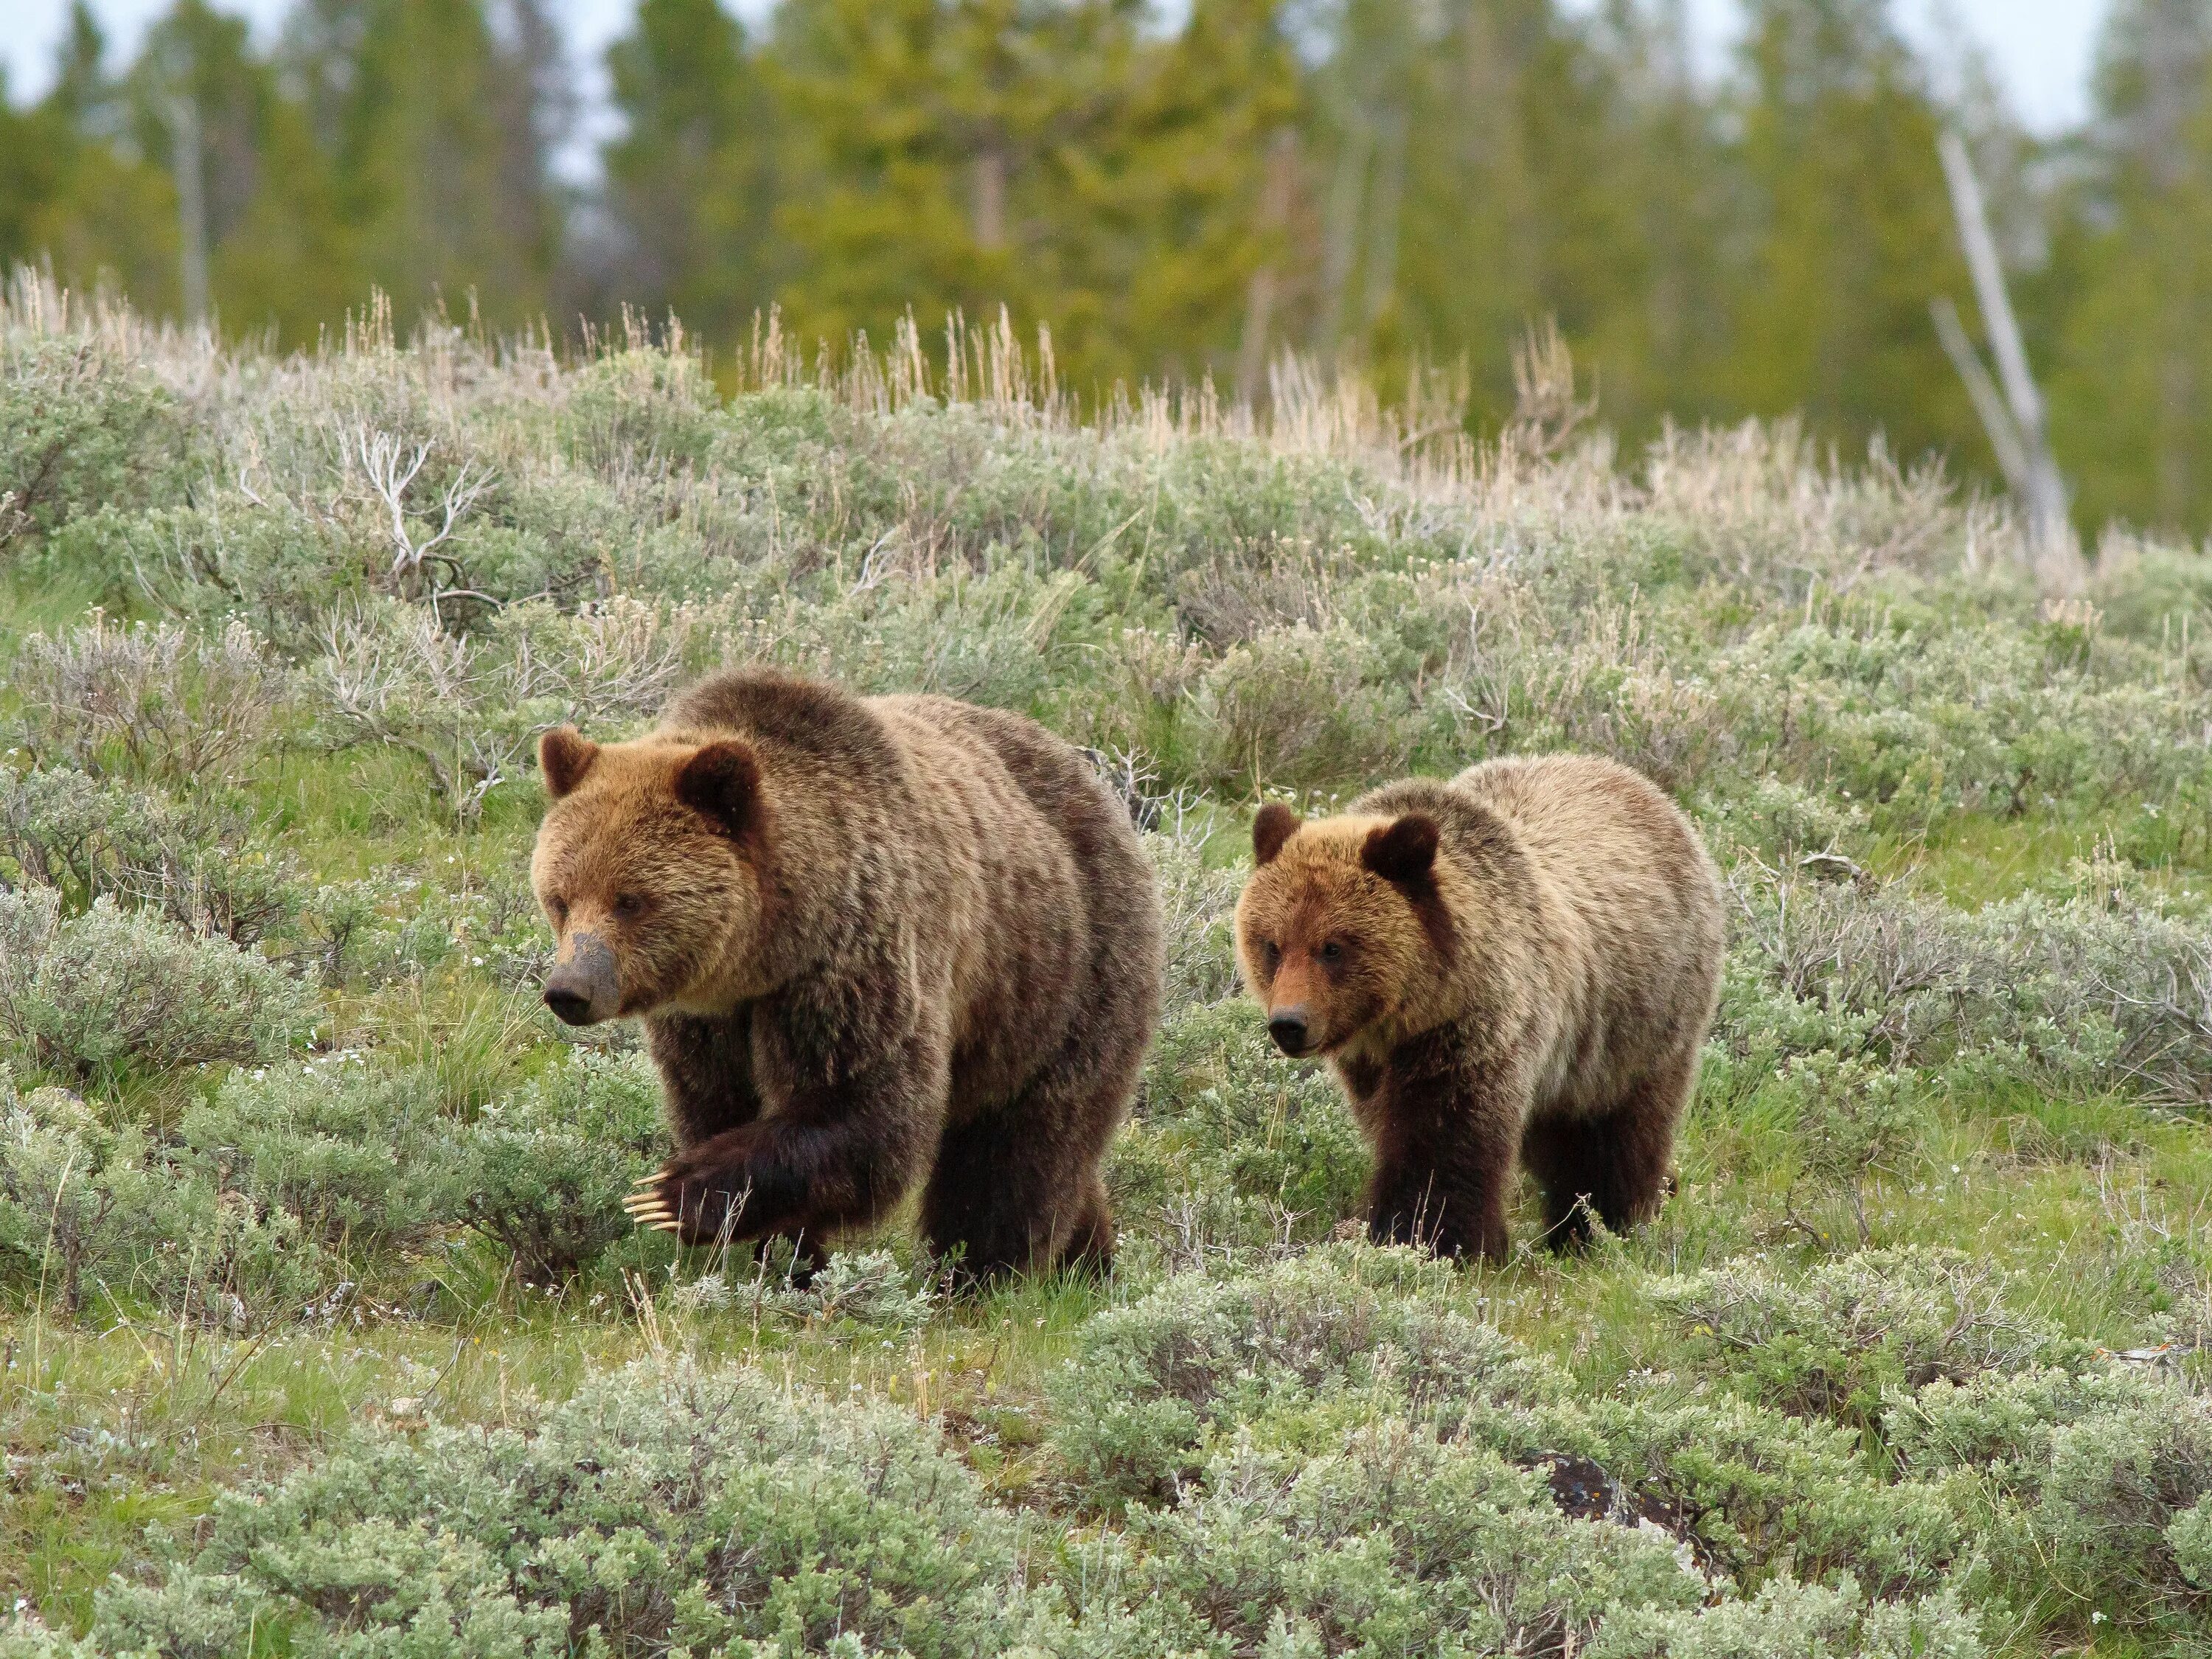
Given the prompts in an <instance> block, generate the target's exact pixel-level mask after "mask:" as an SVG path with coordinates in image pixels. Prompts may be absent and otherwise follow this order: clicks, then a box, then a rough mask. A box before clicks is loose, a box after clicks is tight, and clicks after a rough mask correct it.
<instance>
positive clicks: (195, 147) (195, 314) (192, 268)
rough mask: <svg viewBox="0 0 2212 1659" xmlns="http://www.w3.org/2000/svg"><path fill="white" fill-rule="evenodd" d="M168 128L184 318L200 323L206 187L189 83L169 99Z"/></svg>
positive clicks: (204, 298) (204, 305)
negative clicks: (171, 149)
mask: <svg viewBox="0 0 2212 1659" xmlns="http://www.w3.org/2000/svg"><path fill="white" fill-rule="evenodd" d="M187 72H188V73H189V69H188V70H187ZM169 131H170V135H171V143H172V148H173V150H174V152H175V156H174V170H175V174H176V180H177V230H178V239H177V240H178V242H179V249H178V263H179V272H178V276H179V287H180V288H181V289H182V296H181V297H182V299H183V301H184V309H185V323H186V324H187V325H198V324H200V323H204V322H205V321H206V320H207V313H208V223H207V190H206V180H205V177H204V174H203V173H202V171H201V156H200V106H199V100H197V98H195V97H194V96H193V95H192V92H191V88H190V86H189V85H187V86H185V88H183V89H182V90H180V91H179V93H178V94H177V95H176V96H175V97H174V98H173V99H171V100H169Z"/></svg>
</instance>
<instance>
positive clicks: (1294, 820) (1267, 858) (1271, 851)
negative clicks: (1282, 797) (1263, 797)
mask: <svg viewBox="0 0 2212 1659" xmlns="http://www.w3.org/2000/svg"><path fill="white" fill-rule="evenodd" d="M1297 832H1298V815H1297V813H1296V812H1293V811H1291V809H1290V808H1289V807H1287V806H1285V805H1283V804H1282V802H1280V801H1279V800H1271V801H1269V802H1268V803H1267V805H1265V806H1263V807H1261V809H1260V813H1259V816H1258V817H1255V818H1254V819H1253V820H1252V861H1253V862H1254V863H1255V864H1273V862H1274V861H1275V854H1278V853H1279V852H1281V851H1282V850H1283V843H1284V842H1286V841H1288V840H1289V839H1290V838H1291V836H1295V835H1296V834H1297Z"/></svg>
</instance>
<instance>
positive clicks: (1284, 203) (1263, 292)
mask: <svg viewBox="0 0 2212 1659" xmlns="http://www.w3.org/2000/svg"><path fill="white" fill-rule="evenodd" d="M1297 172H1298V138H1297V133H1296V132H1295V131H1292V130H1291V128H1289V127H1283V128H1280V129H1279V130H1278V131H1277V132H1276V134H1275V136H1274V137H1273V139H1271V140H1270V141H1269V142H1268V144H1267V178H1266V179H1265V180H1264V181H1263V182H1262V183H1261V186H1260V236H1261V240H1262V241H1263V242H1264V243H1266V244H1267V248H1266V251H1265V252H1264V253H1263V254H1262V255H1261V260H1260V264H1259V267H1258V269H1257V270H1254V271H1253V273H1252V281H1251V283H1250V284H1249V287H1247V289H1245V292H1244V337H1243V340H1242V341H1241V342H1240V343H1238V346H1237V402H1238V403H1240V404H1244V405H1245V406H1247V407H1248V408H1249V406H1250V405H1251V403H1252V401H1253V399H1254V398H1257V397H1258V396H1259V395H1260V377H1261V375H1262V374H1265V373H1267V331H1268V328H1269V327H1270V326H1271V325H1273V321H1274V314H1275V299H1276V295H1277V294H1278V292H1279V289H1281V287H1282V272H1281V270H1280V267H1279V265H1278V264H1277V263H1276V260H1277V258H1278V255H1279V252H1280V250H1279V247H1278V246H1276V245H1275V244H1276V239H1277V238H1278V237H1279V236H1280V235H1281V234H1282V231H1283V227H1284V225H1285V224H1286V223H1287V222H1289V220H1290V216H1291V191H1294V190H1295V189H1296V188H1297Z"/></svg>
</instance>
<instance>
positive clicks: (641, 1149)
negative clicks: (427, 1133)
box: [448, 1054, 666, 1285]
mask: <svg viewBox="0 0 2212 1659" xmlns="http://www.w3.org/2000/svg"><path fill="white" fill-rule="evenodd" d="M665 1152H666V1137H665V1132H664V1131H663V1129H662V1127H661V1122H660V1084H659V1078H658V1077H657V1076H656V1075H655V1074H654V1073H653V1069H652V1067H651V1066H649V1065H647V1063H646V1061H645V1060H644V1059H643V1058H642V1057H641V1056H639V1055H635V1054H633V1055H628V1056H623V1057H613V1056H599V1055H591V1054H580V1055H578V1056H577V1057H576V1058H575V1059H574V1060H572V1061H570V1062H569V1063H568V1065H566V1066H560V1067H557V1068H556V1069H555V1070H554V1071H552V1072H551V1073H548V1074H547V1075H546V1076H544V1077H543V1078H540V1079H538V1080H537V1081H535V1082H533V1083H532V1084H531V1085H528V1086H527V1087H526V1088H525V1089H524V1090H522V1091H520V1093H518V1094H516V1095H513V1096H512V1097H509V1098H507V1099H506V1100H504V1101H497V1102H495V1103H491V1104H489V1105H487V1106H486V1107H484V1108H483V1109H482V1110H481V1111H480V1112H478V1113H477V1115H476V1117H475V1119H474V1120H473V1121H471V1122H469V1123H466V1124H463V1125H459V1126H457V1127H455V1128H454V1129H453V1132H452V1151H451V1154H450V1158H451V1162H450V1164H449V1166H448V1173H449V1176H450V1179H451V1182H452V1187H453V1192H454V1194H456V1197H457V1208H458V1213H459V1217H460V1218H465V1220H466V1222H467V1224H468V1225H470V1226H471V1227H473V1228H475V1229H476V1230H477V1231H479V1232H481V1233H483V1235H484V1236H485V1237H489V1238H490V1239H492V1240H494V1241H495V1242H496V1243H499V1244H500V1245H501V1247H503V1248H504V1249H507V1250H509V1251H511V1252H512V1253H513V1257H514V1263H515V1271H516V1273H518V1274H519V1275H520V1277H521V1279H523V1281H524V1282H525V1283H526V1284H532V1285H555V1284H558V1283H560V1282H561V1281H562V1280H563V1279H568V1278H570V1277H572V1276H574V1274H575V1273H577V1272H578V1271H580V1269H581V1268H583V1267H586V1266H588V1265H589V1264H590V1263H591V1262H592V1261H593V1260H594V1259H595V1258H596V1257H597V1256H598V1255H599V1254H600V1253H601V1252H602V1251H603V1250H605V1249H606V1248H607V1246H608V1245H610V1244H611V1243H614V1242H615V1241H616V1240H617V1239H618V1238H623V1237H628V1236H629V1233H630V1232H631V1231H632V1224H631V1222H630V1218H629V1215H628V1213H627V1212H624V1211H623V1207H622V1202H623V1199H624V1198H626V1197H627V1196H628V1195H629V1190H630V1188H631V1186H632V1185H633V1184H634V1183H635V1182H636V1181H637V1179H638V1178H639V1177H640V1176H643V1175H645V1174H647V1172H648V1171H650V1170H652V1169H653V1168H654V1167H655V1165H656V1164H657V1163H658V1161H659V1158H662V1157H664V1156H665Z"/></svg>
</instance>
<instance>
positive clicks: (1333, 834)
mask: <svg viewBox="0 0 2212 1659" xmlns="http://www.w3.org/2000/svg"><path fill="white" fill-rule="evenodd" d="M1252 841H1253V851H1254V854H1255V857H1256V860H1257V862H1258V866H1259V867H1258V869H1257V871H1256V872H1255V874H1254V876H1253V878H1252V880H1251V882H1250V883H1249V884H1248V885H1247V886H1246V888H1245V890H1244V894H1243V898H1242V899H1241V900H1240V901H1239V902H1238V904H1237V953H1238V956H1239V958H1240V960H1241V961H1242V963H1243V970H1244V978H1245V983H1246V984H1247V985H1248V986H1249V987H1250V988H1251V990H1252V992H1253V994H1254V995H1255V996H1256V997H1257V998H1258V1000H1260V1002H1261V1004H1262V1005H1263V1006H1265V1007H1266V1008H1267V1013H1268V1030H1269V1031H1270V1033H1271V1034H1272V1035H1273V1036H1274V1038H1275V1040H1276V1042H1278V1044H1279V1045H1280V1046H1281V1047H1282V1048H1283V1049H1284V1050H1285V1052H1286V1053H1289V1054H1322V1055H1325V1056H1326V1057H1327V1058H1328V1060H1329V1063H1330V1064H1331V1065H1332V1066H1334V1069H1335V1072H1336V1074H1337V1079H1338V1080H1339V1081H1340V1083H1341V1084H1342V1085H1343V1086H1344V1091H1345V1094H1346V1096H1347V1097H1349V1099H1350V1101H1351V1103H1352V1111H1353V1113H1354V1114H1355V1115H1357V1116H1358V1120H1359V1123H1360V1127H1361V1128H1362V1129H1363V1130H1364V1133H1365V1134H1366V1136H1367V1138H1368V1139H1369V1141H1370V1144H1371V1145H1372V1146H1373V1147H1374V1149H1375V1159H1376V1169H1375V1176H1374V1181H1373V1183H1372V1186H1371V1188H1370V1193H1369V1201H1368V1214H1369V1231H1370V1233H1371V1234H1372V1236H1373V1237H1375V1238H1376V1240H1377V1241H1378V1242H1393V1241H1395V1242H1400V1243H1403V1242H1407V1241H1410V1240H1413V1239H1416V1238H1419V1239H1421V1240H1424V1241H1425V1242H1427V1243H1431V1244H1432V1245H1433V1246H1434V1248H1435V1249H1437V1250H1438V1251H1440V1252H1442V1253H1443V1254H1447V1255H1461V1254H1463V1253H1474V1252H1478V1251H1479V1252H1480V1253H1481V1254H1482V1255H1487V1256H1490V1257H1492V1258H1493V1259H1496V1258H1502V1257H1503V1256H1504V1254H1505V1249H1506V1228H1505V1200H1506V1192H1507V1187H1506V1183H1507V1182H1508V1181H1509V1180H1510V1178H1511V1176H1512V1172H1513V1161H1514V1155H1515V1153H1516V1150H1517V1152H1519V1154H1520V1157H1521V1158H1522V1161H1523V1162H1524V1163H1525V1164H1527V1165H1528V1170H1529V1172H1530V1173H1531V1174H1532V1175H1534V1176H1535V1178H1536V1180H1537V1182H1538V1184H1539V1185H1540V1186H1541V1188H1543V1194H1544V1211H1545V1218H1546V1221H1547V1238H1548V1239H1549V1240H1550V1241H1551V1242H1553V1243H1554V1244H1556V1245H1561V1246H1564V1245H1565V1244H1567V1243H1572V1242H1576V1241H1578V1240H1580V1239H1583V1238H1584V1237H1587V1235H1588V1232H1589V1224H1588V1220H1587V1217H1588V1214H1589V1212H1590V1211H1595V1212H1596V1214H1597V1215H1598V1216H1599V1217H1600V1218H1602V1220H1603V1221H1604V1223H1605V1225H1606V1226H1607V1228H1609V1229H1613V1230H1614V1231H1620V1230H1622V1229H1625V1228H1626V1227H1628V1226H1630V1225H1633V1224H1635V1223H1636V1222H1638V1221H1641V1220H1643V1219H1644V1218H1647V1217H1648V1216H1650V1214H1651V1213H1652V1212H1653V1211H1654V1210H1656V1208H1657V1207H1658V1204H1659V1202H1660V1200H1661V1197H1662V1189H1663V1188H1664V1186H1665V1183H1666V1182H1667V1179H1668V1156H1669V1154H1670V1152H1672V1150H1673V1146H1674V1126H1675V1124H1676V1123H1677V1122H1678V1121H1680V1117H1681V1115H1682V1111H1683V1109H1684V1107H1685V1106H1686V1105H1687V1103H1688V1102H1689V1097H1690V1091H1691V1087H1692V1084H1693V1083H1694V1082H1695V1080H1696V1076H1697V1065H1698V1050H1699V1046H1700V1045H1701V1044H1702V1043H1703V1042H1704V1041H1705V1028H1706V1027H1707V1025H1708V1024H1711V1019H1712V1014H1713V1006H1714V1003H1715V1001H1716V1000H1717V997H1718V994H1719V986H1720V968H1721V952H1722V947H1723V937H1722V912H1721V898H1720V884H1719V880H1718V878H1717V876H1716V875H1715V873H1714V871H1713V865H1712V860H1711V858H1709V857H1708V856H1707V855H1706V853H1705V847H1704V845H1703V843H1702V842H1699V839H1698V836H1697V833H1696V831H1694V830H1693V829H1691V827H1690V825H1689V823H1688V822H1687V821H1686V819H1685V818H1684V817H1682V815H1681V814H1680V812H1679V811H1676V810H1675V809H1674V805H1673V804H1672V803H1671V802H1669V801H1668V799H1667V798H1666V797H1665V796H1664V795H1662V793H1660V792H1659V791H1658V790H1657V789H1656V787H1653V786H1652V784H1651V783H1650V781H1647V780H1646V779H1644V778H1643V777H1641V776H1639V775H1638V774H1636V773H1634V772H1632V771H1630V770H1628V769H1626V767H1621V766H1616V765H1615V764H1613V763H1612V762H1611V761H1607V760H1601V759H1597V758H1595V757H1589V756H1581V755H1553V756H1546V757H1541V758H1536V759H1526V760H1500V761H1492V762H1488V763H1486V764H1484V765H1481V766H1476V767H1473V768H1470V769H1468V770H1467V771H1465V772H1462V773H1461V774H1460V775H1459V776H1457V777H1456V778H1454V779H1453V780H1452V781H1450V782H1449V783H1444V782H1441V781H1437V780H1434V779H1428V778H1410V779H1407V780H1406V781H1402V782H1399V783H1393V784H1389V785H1386V786H1384V787H1383V788H1380V789H1377V790H1375V791H1374V792H1372V793H1370V794H1367V795H1364V796H1363V797H1361V798H1360V799H1358V800H1357V801H1355V802H1354V803H1353V804H1352V811H1351V812H1350V813H1349V814H1348V815H1347V816H1345V817H1334V818H1323V819H1319V820H1316V822H1314V823H1300V822H1299V821H1298V819H1297V817H1294V816H1293V815H1292V814H1291V811H1289V809H1287V808H1285V807H1283V806H1279V805H1271V806H1267V807H1265V808H1263V809H1262V810H1261V812H1260V815H1259V817H1257V818H1256V819H1255V821H1254V823H1253V826H1252ZM1585 1206H1587V1208H1586V1207H1585Z"/></svg>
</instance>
